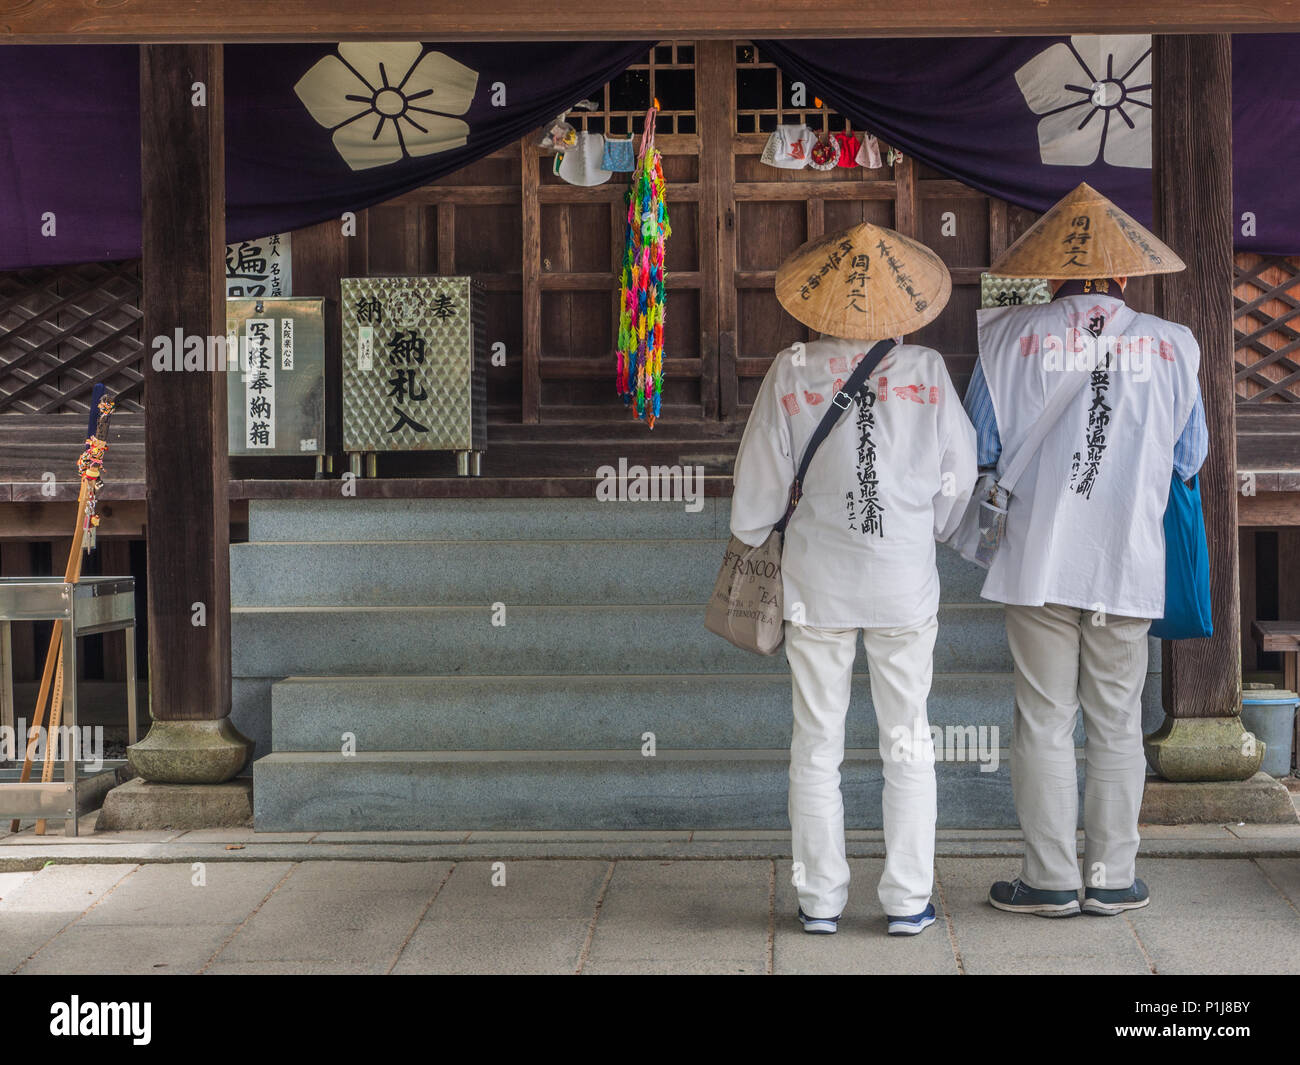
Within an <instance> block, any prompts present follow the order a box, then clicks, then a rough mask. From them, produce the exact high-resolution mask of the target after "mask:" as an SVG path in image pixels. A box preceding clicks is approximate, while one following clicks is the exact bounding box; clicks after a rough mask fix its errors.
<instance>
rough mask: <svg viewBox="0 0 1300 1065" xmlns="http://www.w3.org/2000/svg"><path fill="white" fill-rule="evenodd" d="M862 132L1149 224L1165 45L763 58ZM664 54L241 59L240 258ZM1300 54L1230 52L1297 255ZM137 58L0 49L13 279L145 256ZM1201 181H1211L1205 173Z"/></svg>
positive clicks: (1239, 189) (1239, 97) (6, 261)
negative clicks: (1156, 55) (50, 267)
mask: <svg viewBox="0 0 1300 1065" xmlns="http://www.w3.org/2000/svg"><path fill="white" fill-rule="evenodd" d="M759 46H760V48H761V49H762V50H763V51H765V52H766V53H767V54H768V55H770V56H771V57H772V58H773V59H774V60H775V61H776V62H777V63H778V64H779V65H780V66H781V67H782V69H783V70H784V71H785V73H786V75H787V79H788V80H800V81H803V82H804V83H805V84H806V87H807V91H808V98H809V99H811V98H812V96H813V95H818V96H821V97H823V98H824V99H826V100H827V101H829V102H830V104H831V105H832V106H834V107H835V108H836V109H837V110H839V111H840V112H842V113H843V114H845V115H847V116H848V117H849V118H850V119H851V120H852V121H853V123H854V125H855V127H858V128H862V129H867V130H870V131H872V132H875V133H877V134H878V135H879V136H881V137H882V138H884V139H885V140H886V141H888V142H889V143H891V144H895V145H897V146H898V147H899V148H900V149H902V150H903V151H905V152H908V153H910V154H912V155H913V156H915V157H916V158H917V159H920V160H921V161H923V162H925V163H927V164H929V165H930V166H933V167H935V168H936V169H938V170H941V171H943V172H944V173H947V174H950V175H952V176H953V177H955V178H957V179H959V180H961V181H964V182H966V183H967V184H969V185H972V186H974V187H975V188H978V189H981V190H983V191H985V192H988V193H990V194H992V195H995V196H999V197H1002V198H1004V199H1006V200H1009V201H1011V202H1012V203H1018V204H1021V205H1023V206H1026V207H1030V208H1033V209H1035V210H1042V209H1044V208H1046V207H1047V206H1048V205H1049V204H1051V203H1053V202H1054V201H1055V200H1057V199H1058V198H1059V197H1060V196H1062V195H1064V193H1065V192H1067V191H1068V190H1069V189H1071V188H1073V187H1074V186H1075V185H1076V184H1078V182H1080V181H1089V182H1090V183H1092V184H1093V185H1095V186H1096V187H1097V188H1099V189H1101V190H1102V191H1103V192H1105V193H1106V194H1107V195H1108V196H1111V197H1112V198H1113V199H1115V200H1116V201H1117V202H1118V203H1120V204H1121V205H1122V206H1124V207H1125V209H1127V210H1129V211H1130V212H1132V213H1133V214H1134V215H1136V216H1137V217H1139V218H1142V219H1149V217H1150V213H1151V205H1150V200H1151V170H1150V119H1151V110H1150V99H1151V92H1150V81H1151V77H1150V70H1151V61H1150V54H1149V49H1150V40H1149V38H1143V37H1133V36H1129V37H1074V38H1071V37H1060V38H1051V37H1046V38H1038V37H1035V38H1011V39H962V40H943V39H919V40H809V41H762V42H759ZM649 47H650V43H649V42H639V43H622V42H620V43H616V44H611V43H599V42H589V43H581V44H574V43H547V44H504V45H503V44H446V45H442V44H437V45H414V44H406V45H399V44H372V45H348V44H344V45H339V46H333V45H320V44H318V45H232V46H228V47H227V49H226V196H227V222H226V225H227V239H228V240H230V241H236V240H243V239H251V238H254V237H261V236H265V235H267V234H268V233H272V232H278V231H282V230H289V229H295V228H298V227H301V226H305V225H311V224H313V223H316V222H320V221H323V220H325V219H327V218H337V217H338V216H339V215H340V214H341V213H342V212H344V211H348V210H359V209H361V208H364V207H367V206H370V205H371V204H375V203H381V202H383V201H385V200H388V199H391V198H392V197H394V196H398V195H400V194H402V193H404V192H407V191H409V190H410V189H413V188H417V187H419V186H420V185H422V184H426V183H427V182H429V181H433V180H435V179H437V178H439V177H441V176H443V175H445V174H447V173H450V172H451V171H453V170H456V169H459V168H460V167H463V166H465V165H466V164H468V163H470V162H473V161H474V160H475V159H478V158H480V157H481V156H483V155H485V154H487V153H489V152H491V151H494V150H496V149H497V148H499V147H502V146H504V145H507V144H509V143H511V142H512V141H514V140H517V139H518V138H519V137H521V136H523V135H524V134H525V133H527V132H528V131H529V130H532V129H535V128H537V127H538V126H540V125H542V124H543V123H545V122H546V121H547V120H548V119H550V118H551V117H553V116H554V115H556V114H558V113H559V112H560V111H562V110H564V109H565V108H566V107H568V106H569V105H571V104H572V103H574V102H576V101H577V100H579V99H582V98H584V97H586V96H588V95H591V94H593V93H594V92H596V90H598V89H599V88H600V87H601V86H602V85H603V84H604V83H605V82H607V81H609V80H610V79H611V78H613V77H615V76H617V75H618V74H619V73H620V72H621V71H622V70H624V69H625V68H626V66H627V65H628V64H629V63H631V62H634V61H636V60H638V59H640V58H642V57H643V56H644V55H645V54H646V52H647V51H648V49H649ZM1297 60H1300V36H1297V35H1273V36H1269V35H1262V36H1256V35H1250V36H1242V37H1238V38H1236V39H1235V40H1234V44H1233V63H1234V88H1233V95H1234V104H1233V121H1234V136H1235V145H1234V175H1235V189H1236V206H1237V231H1236V233H1235V242H1236V246H1237V247H1238V248H1239V249H1242V250H1249V251H1259V252H1269V253H1278V254H1300V206H1297V205H1296V203H1295V200H1294V197H1292V196H1290V195H1288V193H1289V189H1288V186H1287V178H1288V177H1289V175H1290V174H1291V173H1293V172H1295V170H1296V167H1297V164H1300V88H1297V87H1296V85H1295V83H1294V82H1293V80H1292V79H1290V78H1289V77H1288V76H1286V75H1287V73H1288V72H1289V71H1290V70H1291V69H1293V67H1294V66H1295V65H1296V61H1297ZM139 143H140V130H139V54H138V50H137V49H136V48H135V47H133V46H119V45H112V46H73V45H64V46H50V47H44V46H18V45H13V46H0V269H13V268H17V267H22V266H33V265H46V264H55V263H71V262H87V261H93V260H102V259H120V258H131V257H133V256H136V255H138V254H139V252H140V173H139V170H140V150H139ZM1207 165H1209V161H1208V159H1207Z"/></svg>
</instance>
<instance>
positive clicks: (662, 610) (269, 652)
mask: <svg viewBox="0 0 1300 1065" xmlns="http://www.w3.org/2000/svg"><path fill="white" fill-rule="evenodd" d="M703 618H704V611H703V608H702V607H700V606H660V605H648V606H632V605H624V606H605V607H601V606H510V605H508V604H507V606H506V608H505V622H506V623H505V624H504V625H494V624H493V623H492V622H493V610H492V608H491V606H490V604H487V603H485V604H483V605H482V606H478V607H235V608H232V610H231V626H232V633H231V642H232V647H233V651H232V658H233V662H232V669H233V675H234V676H235V677H277V678H279V677H289V676H300V675H302V676H327V675H351V676H367V675H368V676H394V675H396V676H411V675H430V674H437V675H446V674H467V675H469V674H473V675H477V674H483V673H491V674H513V675H533V674H540V675H548V676H555V675H574V676H583V675H588V676H619V675H628V674H651V675H656V674H676V673H688V674H700V673H710V674H711V673H780V672H784V671H785V670H786V669H787V668H788V667H787V665H786V661H785V656H784V654H782V653H780V652H778V653H777V654H775V655H771V656H767V657H763V656H760V655H754V654H749V653H748V652H746V651H742V650H740V649H739V648H736V647H733V646H732V645H731V644H729V643H727V642H726V641H725V640H723V639H721V638H720V637H718V636H714V635H713V634H712V633H710V632H709V631H708V630H707V629H705V628H704V620H703ZM934 668H935V672H936V673H1007V672H1010V670H1011V655H1010V651H1009V650H1008V648H1007V640H1006V630H1005V628H1004V626H1003V624H1002V608H1001V607H1000V606H996V605H984V606H976V605H948V606H942V607H940V609H939V634H938V640H937V642H936V645H935V655H934Z"/></svg>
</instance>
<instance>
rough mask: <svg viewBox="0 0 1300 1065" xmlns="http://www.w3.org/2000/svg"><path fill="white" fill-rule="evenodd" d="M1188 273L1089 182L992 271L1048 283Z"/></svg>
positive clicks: (1055, 207)
mask: <svg viewBox="0 0 1300 1065" xmlns="http://www.w3.org/2000/svg"><path fill="white" fill-rule="evenodd" d="M1183 269H1186V266H1185V265H1184V263H1183V260H1182V259H1180V258H1179V257H1178V256H1177V254H1175V253H1174V251H1173V250H1172V249H1171V248H1170V247H1169V246H1168V245H1167V244H1165V243H1164V242H1163V241H1162V240H1160V238H1159V237H1157V236H1156V235H1155V234H1154V233H1152V232H1151V231H1150V230H1148V229H1147V228H1146V227H1145V226H1143V225H1142V224H1141V223H1140V222H1138V221H1137V220H1136V219H1135V218H1133V217H1132V216H1131V215H1129V214H1127V213H1126V212H1125V211H1123V210H1121V209H1120V208H1119V207H1117V206H1116V205H1115V204H1113V203H1111V201H1110V200H1108V199H1107V198H1106V197H1105V196H1103V195H1102V194H1101V193H1100V192H1098V191H1097V190H1096V189H1094V188H1093V187H1092V186H1091V185H1089V184H1088V183H1087V182H1086V181H1085V182H1083V183H1082V184H1080V185H1079V187H1078V188H1076V189H1075V190H1074V191H1073V192H1071V193H1069V194H1068V195H1066V196H1065V197H1064V198H1063V199H1061V200H1060V201H1058V202H1057V203H1056V204H1054V205H1053V206H1052V207H1051V208H1050V209H1049V210H1048V211H1047V213H1046V214H1044V215H1043V217H1042V218H1040V219H1039V220H1038V221H1037V222H1035V223H1034V224H1033V225H1032V226H1030V228H1029V229H1028V230H1027V231H1026V232H1025V233H1024V234H1023V235H1022V236H1021V237H1020V239H1019V240H1017V241H1016V242H1015V243H1014V244H1012V245H1011V247H1009V248H1008V249H1007V250H1006V251H1005V252H1003V253H1002V256H1001V258H999V259H998V261H997V262H995V263H994V264H993V265H992V266H991V267H990V268H989V270H990V272H991V273H994V274H998V275H1000V276H1002V277H1042V278H1047V279H1048V280H1053V281H1058V280H1068V279H1070V278H1093V277H1115V278H1119V277H1143V276H1145V275H1147V274H1172V273H1176V272H1177V271H1179V270H1183Z"/></svg>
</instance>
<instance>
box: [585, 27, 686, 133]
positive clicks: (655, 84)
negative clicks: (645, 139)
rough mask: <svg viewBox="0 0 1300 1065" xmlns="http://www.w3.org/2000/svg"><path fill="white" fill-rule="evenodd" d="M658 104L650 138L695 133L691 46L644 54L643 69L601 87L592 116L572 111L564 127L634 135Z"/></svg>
mask: <svg viewBox="0 0 1300 1065" xmlns="http://www.w3.org/2000/svg"><path fill="white" fill-rule="evenodd" d="M656 100H657V101H658V102H659V115H658V117H657V119H656V120H655V136H656V137H658V136H660V135H661V134H673V133H695V132H696V122H695V45H694V44H693V43H691V42H687V41H664V42H662V43H661V44H657V45H655V46H654V47H653V48H652V49H650V54H649V56H647V58H646V61H645V62H644V63H633V64H632V65H631V66H629V67H628V68H627V69H626V70H624V71H623V73H622V74H619V75H618V76H617V77H616V78H614V79H613V80H612V81H609V82H607V83H606V84H605V87H604V88H603V89H602V90H601V91H600V93H599V94H597V96H596V97H595V102H596V103H597V104H599V105H600V106H599V107H598V108H597V109H596V110H594V111H583V110H573V111H571V112H569V121H570V122H571V123H572V124H573V125H574V127H575V128H577V129H583V130H588V131H590V132H592V133H608V134H611V135H612V136H615V137H622V136H626V135H628V134H629V133H636V134H639V133H641V131H642V130H643V129H644V128H645V115H646V111H647V110H648V109H649V107H650V105H651V103H653V102H654V101H656Z"/></svg>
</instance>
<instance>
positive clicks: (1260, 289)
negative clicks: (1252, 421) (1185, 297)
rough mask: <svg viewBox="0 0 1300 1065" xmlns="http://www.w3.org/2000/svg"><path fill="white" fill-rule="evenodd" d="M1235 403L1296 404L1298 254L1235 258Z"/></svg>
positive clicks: (1299, 394)
mask: <svg viewBox="0 0 1300 1065" xmlns="http://www.w3.org/2000/svg"><path fill="white" fill-rule="evenodd" d="M1234 273H1235V279H1234V286H1233V308H1234V310H1233V314H1234V322H1235V333H1236V349H1237V351H1236V360H1235V365H1236V383H1237V402H1238V403H1250V404H1264V403H1274V404H1276V403H1300V326H1298V325H1297V324H1296V321H1295V319H1296V317H1297V316H1300V258H1294V257H1287V256H1281V255H1253V254H1245V253H1243V254H1240V255H1238V256H1237V257H1236V265H1235V268H1234Z"/></svg>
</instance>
